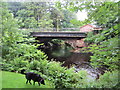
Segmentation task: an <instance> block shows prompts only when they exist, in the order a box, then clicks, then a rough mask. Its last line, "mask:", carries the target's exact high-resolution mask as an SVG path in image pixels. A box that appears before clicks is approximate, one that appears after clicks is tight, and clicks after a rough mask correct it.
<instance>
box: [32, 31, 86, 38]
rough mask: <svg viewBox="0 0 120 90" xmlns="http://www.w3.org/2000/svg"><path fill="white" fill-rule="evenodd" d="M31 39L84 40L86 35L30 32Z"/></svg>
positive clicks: (81, 33)
mask: <svg viewBox="0 0 120 90" xmlns="http://www.w3.org/2000/svg"><path fill="white" fill-rule="evenodd" d="M30 35H31V36H33V37H38V38H85V37H86V33H83V32H72V31H70V32H68V31H67V32H60V31H59V32H31V34H30Z"/></svg>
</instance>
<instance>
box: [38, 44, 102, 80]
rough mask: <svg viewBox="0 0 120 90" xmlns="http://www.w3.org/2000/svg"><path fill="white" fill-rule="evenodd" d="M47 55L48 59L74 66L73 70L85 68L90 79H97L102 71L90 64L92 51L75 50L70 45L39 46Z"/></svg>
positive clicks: (65, 65) (66, 65)
mask: <svg viewBox="0 0 120 90" xmlns="http://www.w3.org/2000/svg"><path fill="white" fill-rule="evenodd" d="M39 49H41V50H42V51H44V52H45V53H46V54H47V55H48V60H51V59H52V60H54V61H59V62H62V63H63V64H62V66H64V67H68V68H70V67H74V68H75V72H78V71H80V70H86V71H87V73H88V77H90V78H92V79H98V78H99V75H100V74H101V73H102V72H103V71H102V70H97V69H94V68H93V67H92V66H91V65H90V58H91V56H92V55H93V54H92V53H90V52H89V53H82V52H75V51H74V49H73V48H72V47H70V46H66V45H64V46H59V45H54V46H52V47H47V48H45V47H40V48H39Z"/></svg>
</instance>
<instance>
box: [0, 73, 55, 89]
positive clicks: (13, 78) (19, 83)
mask: <svg viewBox="0 0 120 90" xmlns="http://www.w3.org/2000/svg"><path fill="white" fill-rule="evenodd" d="M0 73H2V80H1V79H0V81H2V82H0V85H1V86H2V88H53V87H52V83H51V82H50V81H47V80H45V85H42V84H41V85H40V86H39V85H38V83H37V82H36V84H35V85H30V84H26V78H25V75H22V74H19V73H14V72H6V71H0ZM32 83H33V82H32Z"/></svg>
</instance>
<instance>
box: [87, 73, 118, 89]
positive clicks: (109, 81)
mask: <svg viewBox="0 0 120 90" xmlns="http://www.w3.org/2000/svg"><path fill="white" fill-rule="evenodd" d="M118 75H119V71H112V72H106V73H105V74H104V75H101V77H100V79H99V80H97V81H94V82H91V83H90V86H88V88H112V89H118V88H120V84H119V83H120V81H119V79H118Z"/></svg>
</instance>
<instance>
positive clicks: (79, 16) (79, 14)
mask: <svg viewBox="0 0 120 90" xmlns="http://www.w3.org/2000/svg"><path fill="white" fill-rule="evenodd" d="M76 15H77V19H78V20H80V21H84V20H85V19H87V12H85V11H84V10H83V11H78V12H77V14H76Z"/></svg>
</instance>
